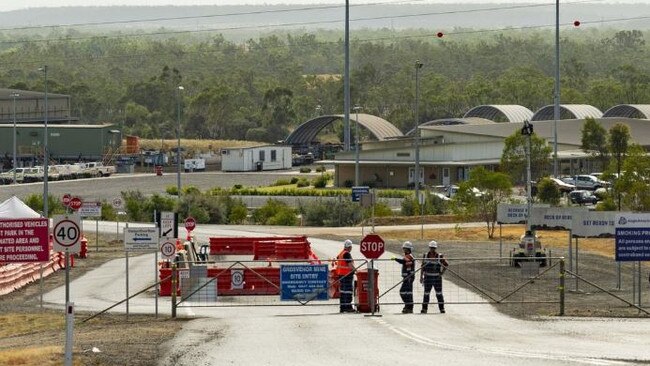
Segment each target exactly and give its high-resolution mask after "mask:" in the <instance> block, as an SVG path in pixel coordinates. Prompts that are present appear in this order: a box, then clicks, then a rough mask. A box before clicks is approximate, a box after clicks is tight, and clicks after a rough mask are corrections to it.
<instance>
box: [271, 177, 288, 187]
mask: <svg viewBox="0 0 650 366" xmlns="http://www.w3.org/2000/svg"><path fill="white" fill-rule="evenodd" d="M289 184H293V183H291V182H290V181H289V180H288V179H278V180H276V181H275V183H273V184H272V186H274V187H277V186H286V185H289Z"/></svg>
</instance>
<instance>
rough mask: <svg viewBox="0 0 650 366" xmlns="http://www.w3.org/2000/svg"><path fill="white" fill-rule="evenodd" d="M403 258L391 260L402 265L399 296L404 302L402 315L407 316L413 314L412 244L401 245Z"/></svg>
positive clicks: (413, 259) (413, 274)
mask: <svg viewBox="0 0 650 366" xmlns="http://www.w3.org/2000/svg"><path fill="white" fill-rule="evenodd" d="M402 250H403V251H404V257H402V258H393V259H394V260H395V261H396V262H397V263H400V264H401V265H402V286H401V287H400V289H399V295H400V297H401V298H402V301H403V302H404V309H402V313H404V314H409V313H412V312H413V281H414V279H415V258H413V254H411V252H412V251H413V243H411V242H410V241H405V242H404V244H402Z"/></svg>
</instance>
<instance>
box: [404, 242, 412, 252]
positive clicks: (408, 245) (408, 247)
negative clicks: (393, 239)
mask: <svg viewBox="0 0 650 366" xmlns="http://www.w3.org/2000/svg"><path fill="white" fill-rule="evenodd" d="M402 249H408V250H413V243H411V242H410V241H405V242H404V244H402Z"/></svg>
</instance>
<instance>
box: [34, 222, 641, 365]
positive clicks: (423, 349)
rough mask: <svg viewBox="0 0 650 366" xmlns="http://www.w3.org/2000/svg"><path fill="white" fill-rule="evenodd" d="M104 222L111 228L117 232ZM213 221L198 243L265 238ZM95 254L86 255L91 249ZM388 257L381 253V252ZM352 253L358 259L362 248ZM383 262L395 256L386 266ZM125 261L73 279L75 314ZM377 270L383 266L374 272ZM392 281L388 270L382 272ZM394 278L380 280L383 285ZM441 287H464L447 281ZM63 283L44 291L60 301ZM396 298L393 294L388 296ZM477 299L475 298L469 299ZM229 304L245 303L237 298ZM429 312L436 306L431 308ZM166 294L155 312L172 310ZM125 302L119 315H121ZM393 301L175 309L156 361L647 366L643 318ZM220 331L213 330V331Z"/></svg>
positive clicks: (149, 270)
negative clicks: (183, 321) (351, 308)
mask: <svg viewBox="0 0 650 366" xmlns="http://www.w3.org/2000/svg"><path fill="white" fill-rule="evenodd" d="M113 229H114V227H111V226H110V225H109V226H108V227H107V230H109V232H110V230H113ZM244 229H245V227H241V228H240V230H225V229H223V228H219V227H216V226H211V227H203V228H202V229H201V231H200V232H198V231H197V234H198V236H199V240H205V237H204V236H215V235H250V236H256V235H261V234H260V233H249V232H246V231H244ZM310 241H311V242H312V247H313V248H314V249H315V251H316V252H317V254H318V255H319V256H320V257H321V258H329V257H333V256H335V255H336V254H337V253H338V251H339V250H340V245H341V244H340V243H339V242H335V241H330V240H323V239H317V238H310ZM91 255H92V252H91ZM392 255H393V254H391V253H385V254H384V256H383V257H384V258H386V257H390V256H392ZM353 256H354V257H357V258H358V257H360V253H359V252H358V248H357V247H355V248H354V249H353ZM383 263H385V264H386V265H388V263H391V262H383ZM124 268H125V263H124V260H115V261H113V262H110V263H107V264H106V265H104V266H102V267H100V268H99V269H97V270H95V271H92V272H89V273H87V274H86V275H84V276H83V277H81V278H79V279H77V280H75V281H73V282H72V284H71V286H70V287H71V300H72V301H74V302H75V304H76V306H77V309H80V310H99V309H102V308H105V307H106V306H107V305H108V304H112V303H113V302H115V301H117V300H119V299H121V298H123V297H124V294H125V279H124V277H125V274H124ZM129 268H130V271H129V273H130V289H131V293H133V292H135V291H137V290H139V289H142V288H144V287H146V286H147V284H149V283H152V282H153V278H154V272H153V271H154V261H153V255H151V254H148V255H143V256H139V257H136V258H131V259H130V261H129ZM379 270H380V274H381V273H382V271H385V270H386V268H381V267H380V268H379ZM382 278H388V276H383V277H382V276H381V275H380V280H381V279H382ZM390 285H391V284H390V283H386V282H385V281H384V280H381V281H380V288H387V287H388V286H390ZM444 287H445V292H446V293H452V292H460V291H466V290H465V289H462V288H458V287H456V286H454V284H453V283H451V282H449V281H445V284H444ZM62 291H63V289H62V288H59V289H56V290H55V291H52V292H50V293H48V294H46V295H45V301H46V302H47V303H49V304H50V305H53V306H57V307H59V306H62V299H63V292H62ZM393 296H397V294H394V295H393ZM475 296H477V295H475ZM232 301H250V300H249V299H234V300H232ZM153 302H154V300H153V298H152V296H151V294H148V295H144V296H140V297H138V298H135V299H133V301H131V302H130V311H131V312H144V313H152V312H153V309H154V306H153ZM434 308H435V307H434ZM169 309H170V304H169V300H168V299H161V301H160V311H161V312H163V313H169ZM124 310H125V307H124V306H123V305H122V306H120V307H118V308H116V311H124ZM399 310H400V307H399V306H384V307H382V315H383V316H382V317H365V316H363V315H361V314H338V312H337V308H336V307H335V306H329V307H327V306H313V307H311V306H309V307H298V306H296V307H231V308H227V307H226V308H203V307H185V308H180V309H179V316H198V317H202V318H200V319H197V320H193V321H190V322H188V323H187V325H186V326H185V327H184V330H183V331H182V332H181V333H180V334H178V335H177V336H176V338H175V339H174V340H173V341H172V343H171V344H167V345H164V346H163V347H166V348H167V349H168V350H169V351H168V353H167V354H166V356H165V357H163V359H161V360H160V361H159V364H160V365H213V364H220V365H228V364H231V365H323V364H335V365H338V364H372V365H398V364H399V365H422V364H434V363H435V364H444V365H521V364H524V363H525V364H526V365H575V364H587V365H620V364H628V363H629V364H632V363H647V362H650V347H649V346H650V320H649V319H629V320H628V319H570V318H541V319H539V320H535V321H525V320H519V319H513V318H509V317H507V316H505V315H502V314H500V313H498V312H497V311H496V310H494V309H493V308H492V307H491V306H490V305H456V306H453V307H452V306H448V307H447V314H445V315H442V314H438V313H437V312H431V313H430V314H428V315H420V314H414V315H402V314H399ZM215 334H217V335H215Z"/></svg>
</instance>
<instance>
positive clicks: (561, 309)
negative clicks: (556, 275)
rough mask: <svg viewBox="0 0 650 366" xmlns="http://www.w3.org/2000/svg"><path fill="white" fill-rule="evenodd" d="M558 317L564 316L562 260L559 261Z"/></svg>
mask: <svg viewBox="0 0 650 366" xmlns="http://www.w3.org/2000/svg"><path fill="white" fill-rule="evenodd" d="M559 290H560V316H564V258H561V259H560V287H559Z"/></svg>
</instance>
